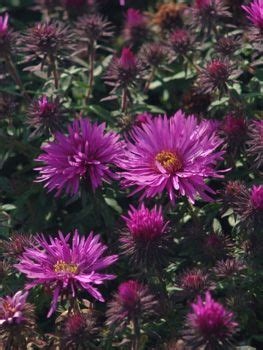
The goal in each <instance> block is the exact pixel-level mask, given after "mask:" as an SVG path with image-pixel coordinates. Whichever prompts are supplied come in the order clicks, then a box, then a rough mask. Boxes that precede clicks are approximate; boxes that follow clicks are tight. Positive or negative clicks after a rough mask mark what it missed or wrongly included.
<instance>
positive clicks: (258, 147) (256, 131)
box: [247, 120, 263, 172]
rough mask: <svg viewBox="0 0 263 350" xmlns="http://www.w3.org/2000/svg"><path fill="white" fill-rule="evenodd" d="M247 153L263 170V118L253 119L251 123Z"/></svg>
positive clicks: (255, 164) (256, 165) (257, 166)
mask: <svg viewBox="0 0 263 350" xmlns="http://www.w3.org/2000/svg"><path fill="white" fill-rule="evenodd" d="M248 129H249V131H248V136H249V140H248V141H247V153H248V155H249V157H250V158H251V161H252V164H253V166H254V167H255V168H258V169H259V171H261V172H262V170H263V120H253V121H252V122H251V124H250V125H249V128H248Z"/></svg>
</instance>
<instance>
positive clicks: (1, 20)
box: [0, 13, 9, 38]
mask: <svg viewBox="0 0 263 350" xmlns="http://www.w3.org/2000/svg"><path fill="white" fill-rule="evenodd" d="M8 19H9V16H8V14H7V13H6V14H5V16H0V38H3V37H4V36H6V34H7V32H8Z"/></svg>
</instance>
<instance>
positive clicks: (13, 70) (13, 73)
mask: <svg viewBox="0 0 263 350" xmlns="http://www.w3.org/2000/svg"><path fill="white" fill-rule="evenodd" d="M5 63H6V65H7V68H8V71H9V73H10V75H11V77H12V78H13V79H14V81H15V83H16V85H17V86H19V88H20V90H21V93H22V95H23V96H24V97H25V99H26V100H27V102H29V101H30V97H29V95H28V94H27V93H26V91H25V88H24V85H23V83H22V80H21V79H20V76H19V74H18V72H17V69H16V66H15V64H14V62H13V60H12V58H11V56H10V55H6V56H5Z"/></svg>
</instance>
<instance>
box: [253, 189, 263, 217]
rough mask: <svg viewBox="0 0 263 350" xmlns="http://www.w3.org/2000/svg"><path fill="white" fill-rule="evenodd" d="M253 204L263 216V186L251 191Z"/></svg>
mask: <svg viewBox="0 0 263 350" xmlns="http://www.w3.org/2000/svg"><path fill="white" fill-rule="evenodd" d="M251 203H252V207H253V208H254V209H255V210H258V211H261V212H262V214H263V186H260V185H259V186H253V187H252V190H251Z"/></svg>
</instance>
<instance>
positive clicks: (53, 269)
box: [15, 230, 117, 317]
mask: <svg viewBox="0 0 263 350" xmlns="http://www.w3.org/2000/svg"><path fill="white" fill-rule="evenodd" d="M71 237H72V241H71V242H70V238H71ZM36 242H37V243H38V246H35V247H34V248H30V249H27V250H26V251H25V253H24V254H23V256H22V258H21V260H20V262H19V263H18V264H17V265H15V267H16V268H17V269H18V270H19V271H20V272H22V273H24V274H25V275H26V276H27V278H29V279H31V280H33V281H32V282H31V283H29V285H28V288H31V287H34V286H36V285H39V284H41V285H47V286H50V287H51V288H53V290H54V294H53V301H52V305H51V308H50V310H49V313H48V317H50V315H52V313H53V312H54V311H55V309H56V305H57V302H58V298H59V295H60V294H64V293H65V294H67V295H68V294H72V297H73V298H75V297H76V296H77V292H78V290H79V289H84V290H86V291H87V292H88V293H89V294H90V295H91V296H92V297H93V298H95V299H97V300H99V301H104V299H103V297H102V295H101V293H100V292H99V291H98V290H97V288H95V287H94V286H96V285H100V284H103V281H105V280H111V279H113V278H114V277H115V276H114V275H109V274H103V273H100V272H99V271H100V270H103V269H105V268H107V267H108V266H110V265H112V264H113V263H114V262H115V261H116V260H117V255H110V256H105V255H104V253H105V251H106V249H107V247H106V246H105V245H104V244H102V243H101V242H100V237H99V235H96V236H94V235H93V234H92V233H90V234H89V236H88V237H87V238H85V237H80V236H79V234H78V231H77V230H75V232H74V234H73V235H71V234H70V233H69V234H67V235H66V236H65V237H64V236H63V234H62V233H61V232H59V234H58V237H56V238H55V239H54V238H52V237H49V239H48V240H46V239H45V237H44V236H43V235H42V236H39V237H38V238H37V239H36Z"/></svg>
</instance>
